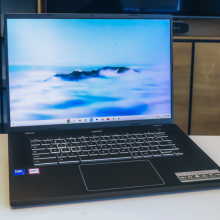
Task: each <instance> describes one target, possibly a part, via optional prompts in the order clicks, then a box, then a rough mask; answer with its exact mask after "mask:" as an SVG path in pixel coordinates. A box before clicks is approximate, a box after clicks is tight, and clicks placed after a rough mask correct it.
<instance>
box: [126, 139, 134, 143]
mask: <svg viewBox="0 0 220 220" xmlns="http://www.w3.org/2000/svg"><path fill="white" fill-rule="evenodd" d="M125 143H126V144H135V141H134V140H127V141H125Z"/></svg>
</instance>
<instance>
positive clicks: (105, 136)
mask: <svg viewBox="0 0 220 220" xmlns="http://www.w3.org/2000/svg"><path fill="white" fill-rule="evenodd" d="M100 137H102V138H109V137H111V135H100Z"/></svg>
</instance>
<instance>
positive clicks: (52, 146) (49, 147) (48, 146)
mask: <svg viewBox="0 0 220 220" xmlns="http://www.w3.org/2000/svg"><path fill="white" fill-rule="evenodd" d="M47 149H48V150H51V149H57V147H56V146H55V145H47Z"/></svg>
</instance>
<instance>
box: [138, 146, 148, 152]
mask: <svg viewBox="0 0 220 220" xmlns="http://www.w3.org/2000/svg"><path fill="white" fill-rule="evenodd" d="M139 151H140V152H148V148H146V147H140V148H139Z"/></svg>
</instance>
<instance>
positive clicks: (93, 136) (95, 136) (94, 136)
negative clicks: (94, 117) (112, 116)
mask: <svg viewBox="0 0 220 220" xmlns="http://www.w3.org/2000/svg"><path fill="white" fill-rule="evenodd" d="M89 138H90V139H91V138H95V139H99V136H97V135H92V136H89Z"/></svg>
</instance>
